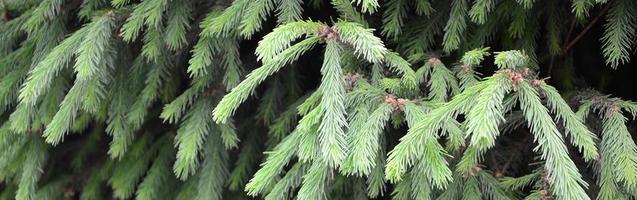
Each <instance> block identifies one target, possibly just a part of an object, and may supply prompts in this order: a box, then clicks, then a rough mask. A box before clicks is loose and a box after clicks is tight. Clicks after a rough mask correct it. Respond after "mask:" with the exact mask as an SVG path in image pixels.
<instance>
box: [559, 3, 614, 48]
mask: <svg viewBox="0 0 637 200" xmlns="http://www.w3.org/2000/svg"><path fill="white" fill-rule="evenodd" d="M608 9H610V4H606V6H604V8H602V10H601V11H600V12H599V13H598V14H597V16H595V18H593V20H592V21H591V22H590V23H588V25H587V26H586V27H585V28H584V29H583V30H582V32H580V33H579V34H578V35H577V36H575V38H573V40H571V41H570V42H568V43H565V44H566V45H565V46H564V47H563V48H562V52H563V53H566V52H568V50H570V49H571V47H573V45H575V43H577V41H578V40H580V39H581V38H582V37H583V36H584V35H585V34H586V32H588V31H589V30H590V29H591V28H592V27H593V25H595V24H596V23H597V21H599V19H600V18H602V15H604V14H605V13H606V12H608ZM570 35H571V34H570V33H569V34H568V36H567V39H568V38H569V36H570ZM567 41H568V40H567Z"/></svg>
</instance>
